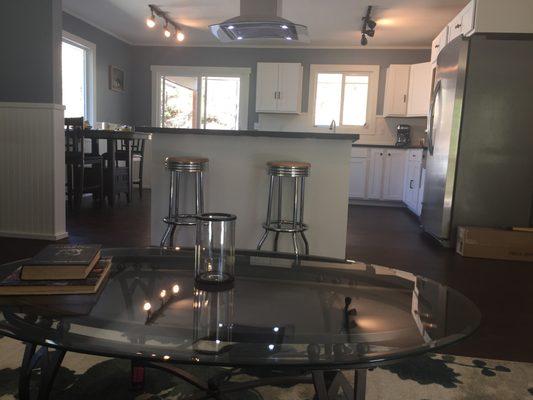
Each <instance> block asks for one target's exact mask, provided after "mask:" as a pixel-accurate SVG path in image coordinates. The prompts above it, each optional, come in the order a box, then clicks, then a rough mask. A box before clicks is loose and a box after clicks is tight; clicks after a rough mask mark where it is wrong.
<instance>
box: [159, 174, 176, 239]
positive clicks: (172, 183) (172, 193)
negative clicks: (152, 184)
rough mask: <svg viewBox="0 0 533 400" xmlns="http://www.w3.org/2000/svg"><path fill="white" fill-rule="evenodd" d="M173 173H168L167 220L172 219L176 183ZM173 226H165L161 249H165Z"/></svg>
mask: <svg viewBox="0 0 533 400" xmlns="http://www.w3.org/2000/svg"><path fill="white" fill-rule="evenodd" d="M174 175H175V172H174V171H170V191H169V195H168V216H169V218H170V217H172V216H173V215H174V214H173V210H174V196H175V190H176V186H175V185H176V183H175V176H174ZM172 228H173V226H172V225H170V224H167V228H166V229H165V233H164V234H163V237H162V238H161V243H160V246H161V247H165V243H166V242H167V238H168V236H169V235H170V232H171V231H172ZM171 241H172V239H171Z"/></svg>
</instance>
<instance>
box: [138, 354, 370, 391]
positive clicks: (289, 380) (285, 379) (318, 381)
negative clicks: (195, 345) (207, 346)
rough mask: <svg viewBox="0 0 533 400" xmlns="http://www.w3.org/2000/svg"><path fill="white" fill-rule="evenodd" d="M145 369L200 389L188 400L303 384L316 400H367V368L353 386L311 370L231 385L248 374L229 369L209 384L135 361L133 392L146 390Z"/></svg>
mask: <svg viewBox="0 0 533 400" xmlns="http://www.w3.org/2000/svg"><path fill="white" fill-rule="evenodd" d="M145 368H154V369H159V370H162V371H165V372H168V373H170V374H172V375H174V376H177V377H179V378H181V379H183V380H184V381H186V382H187V383H189V384H191V385H193V386H195V387H196V388H197V389H199V392H198V393H195V394H192V395H190V396H189V397H185V398H184V399H186V400H206V399H217V400H226V399H228V397H227V396H226V395H227V394H229V393H232V392H238V391H242V390H247V389H253V388H256V387H261V386H280V385H283V386H285V385H297V384H301V383H307V384H312V385H313V386H314V388H315V397H314V399H316V400H333V399H335V400H336V399H338V394H339V391H340V392H341V393H342V394H343V395H344V398H346V399H347V400H364V399H365V394H366V372H367V370H366V369H356V370H355V371H354V385H353V386H352V384H351V383H350V382H349V381H348V379H346V376H345V375H344V374H343V373H342V372H341V371H338V370H333V371H312V372H311V373H308V374H305V372H301V373H299V374H291V373H289V374H287V375H281V374H276V375H274V376H270V377H263V378H258V379H254V380H250V381H246V382H230V379H231V378H232V377H235V376H237V375H242V374H247V372H246V371H241V370H240V369H238V368H236V369H230V370H228V371H225V372H222V373H220V374H219V375H216V376H214V377H212V378H210V379H209V380H207V381H204V380H201V379H199V378H198V377H197V376H195V375H193V374H191V373H190V372H189V371H186V370H184V369H182V368H180V367H178V366H176V365H172V364H167V363H159V362H149V363H146V362H145V363H136V362H132V369H131V373H132V374H131V383H132V387H133V389H134V390H136V391H139V392H141V391H142V390H143V387H144V378H145Z"/></svg>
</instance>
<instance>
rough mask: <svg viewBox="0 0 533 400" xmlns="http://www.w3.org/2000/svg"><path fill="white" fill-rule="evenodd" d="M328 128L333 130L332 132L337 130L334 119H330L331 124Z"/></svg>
mask: <svg viewBox="0 0 533 400" xmlns="http://www.w3.org/2000/svg"><path fill="white" fill-rule="evenodd" d="M329 130H330V131H333V133H335V132H336V131H337V122H335V120H334V119H332V120H331V124H329Z"/></svg>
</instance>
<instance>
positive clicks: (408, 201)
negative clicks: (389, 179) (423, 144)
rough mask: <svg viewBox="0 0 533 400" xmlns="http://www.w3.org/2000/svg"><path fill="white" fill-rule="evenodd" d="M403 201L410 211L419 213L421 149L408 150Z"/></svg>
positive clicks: (420, 199)
mask: <svg viewBox="0 0 533 400" xmlns="http://www.w3.org/2000/svg"><path fill="white" fill-rule="evenodd" d="M406 165H407V167H406V171H405V182H404V186H405V188H404V192H403V202H404V203H405V205H406V206H407V208H409V209H410V210H411V211H412V212H414V213H415V214H416V215H420V211H421V207H420V204H421V201H422V195H423V193H422V190H421V184H422V150H410V151H409V153H408V156H407V163H406Z"/></svg>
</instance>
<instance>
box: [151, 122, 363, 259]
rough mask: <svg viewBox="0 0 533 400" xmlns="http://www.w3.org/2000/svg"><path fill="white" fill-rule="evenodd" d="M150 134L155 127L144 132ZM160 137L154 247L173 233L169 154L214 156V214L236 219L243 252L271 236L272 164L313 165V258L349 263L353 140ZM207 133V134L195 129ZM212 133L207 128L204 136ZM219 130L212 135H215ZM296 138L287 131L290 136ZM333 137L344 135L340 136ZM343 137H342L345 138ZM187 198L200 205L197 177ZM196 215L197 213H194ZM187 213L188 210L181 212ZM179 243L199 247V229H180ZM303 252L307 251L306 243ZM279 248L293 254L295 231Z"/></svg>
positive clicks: (154, 168) (209, 188) (308, 212)
mask: <svg viewBox="0 0 533 400" xmlns="http://www.w3.org/2000/svg"><path fill="white" fill-rule="evenodd" d="M143 129H144V130H146V131H149V129H148V128H143ZM176 131H179V132H180V133H158V132H156V131H153V132H154V135H153V136H152V165H151V171H150V172H151V182H152V183H151V189H152V199H151V242H152V245H156V246H158V245H159V243H160V240H161V237H162V235H163V232H164V230H165V224H164V223H163V221H162V220H163V217H165V216H166V215H167V213H168V201H169V200H168V195H169V172H168V171H166V170H165V166H164V159H165V157H167V156H198V157H206V158H209V167H208V170H207V172H206V173H205V181H204V194H205V200H204V201H205V205H204V209H205V211H206V212H224V213H230V214H235V215H236V216H237V223H236V247H237V248H238V249H255V248H256V246H257V243H258V241H259V239H260V237H261V234H262V233H263V229H262V223H263V222H264V221H265V218H266V207H267V202H268V184H269V180H268V176H267V168H266V164H267V162H268V161H306V162H309V163H311V173H310V176H309V177H308V178H306V183H305V211H304V222H305V223H307V224H308V225H309V230H308V231H307V232H306V236H307V238H308V240H309V247H310V254H312V255H319V256H328V257H336V258H345V254H346V230H347V220H348V181H349V163H350V151H351V144H352V141H353V135H344V136H345V137H342V135H332V138H331V139H329V138H328V139H324V138H322V137H323V136H324V135H322V137H320V135H317V134H313V133H309V134H308V135H309V136H308V137H303V138H302V137H296V138H295V137H292V138H291V137H287V138H285V137H279V136H280V135H282V134H278V136H275V137H274V136H270V137H269V136H261V134H262V133H261V132H256V133H255V134H253V135H241V134H238V135H219V134H205V133H190V134H189V133H186V134H185V133H181V132H183V131H184V130H181V129H180V130H176ZM191 132H202V131H191ZM203 132H206V131H203ZM211 132H212V131H211ZM289 135H290V133H288V134H287V136H289ZM333 137H336V138H335V139H333ZM339 137H342V138H339ZM185 188H186V189H185V190H183V185H182V190H181V191H182V195H186V196H187V197H188V198H189V201H188V204H189V207H191V205H192V204H193V202H192V198H193V197H194V190H193V188H194V186H193V180H192V179H188V182H187V185H186V186H185ZM283 191H284V196H286V197H285V198H284V205H285V206H286V210H284V211H286V212H285V215H284V218H285V219H288V218H292V214H291V210H292V209H291V201H292V188H290V187H289V185H287V186H284V190H283ZM183 192H185V193H183ZM189 210H190V211H192V208H189ZM180 212H182V211H180ZM273 238H274V233H272V232H271V233H270V234H269V237H268V239H267V241H266V242H265V244H264V245H263V250H272V245H273ZM175 245H176V246H180V247H189V246H193V245H194V228H191V227H180V228H179V233H178V234H177V235H176V237H175ZM300 249H303V244H302V245H301V247H300ZM278 250H279V251H288V252H292V251H293V247H292V238H291V235H290V234H283V233H282V234H280V238H279V247H278Z"/></svg>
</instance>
